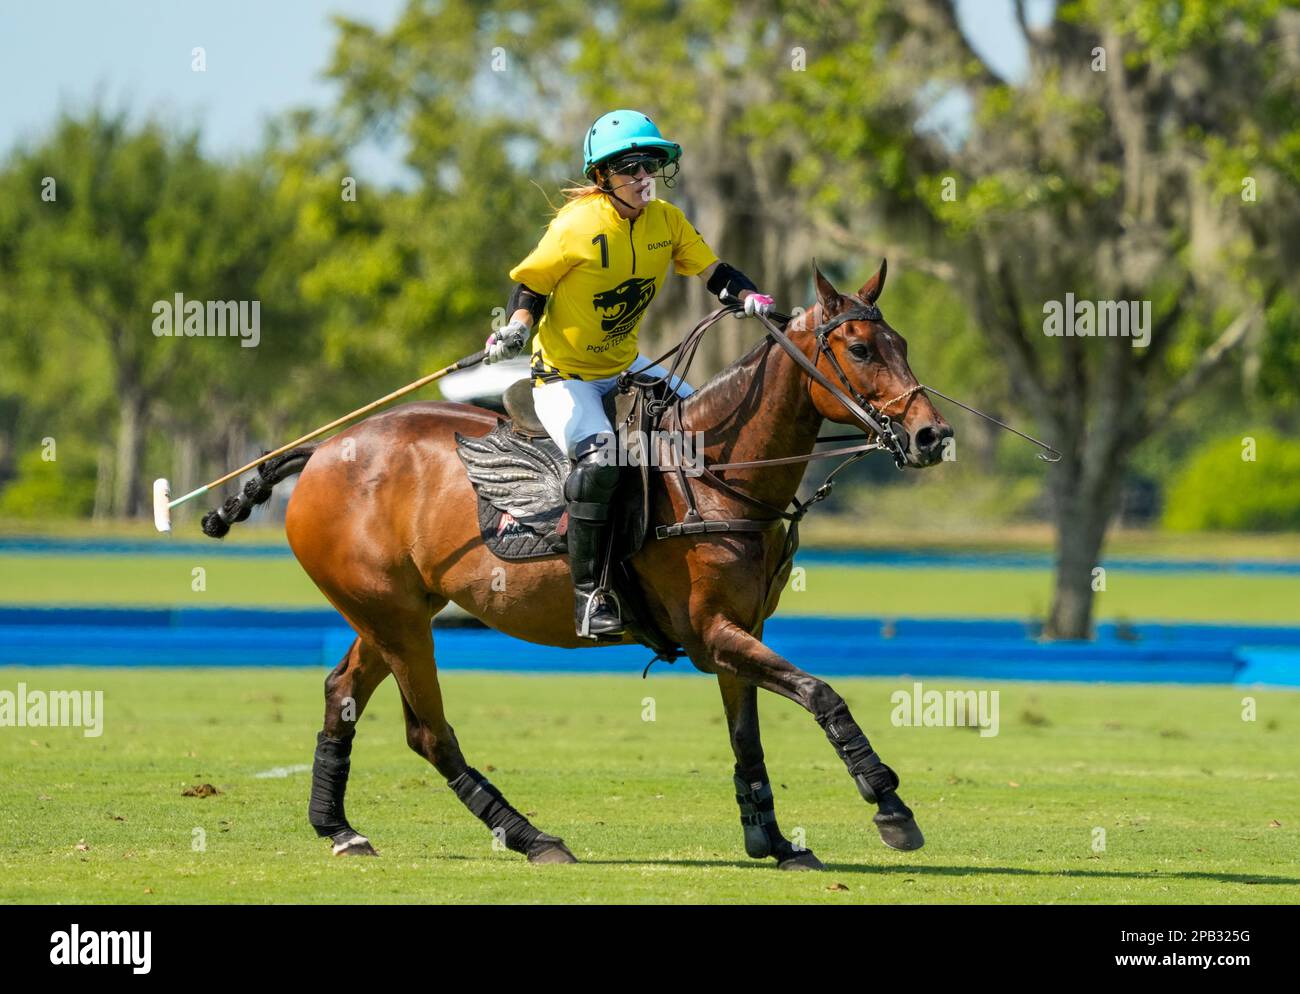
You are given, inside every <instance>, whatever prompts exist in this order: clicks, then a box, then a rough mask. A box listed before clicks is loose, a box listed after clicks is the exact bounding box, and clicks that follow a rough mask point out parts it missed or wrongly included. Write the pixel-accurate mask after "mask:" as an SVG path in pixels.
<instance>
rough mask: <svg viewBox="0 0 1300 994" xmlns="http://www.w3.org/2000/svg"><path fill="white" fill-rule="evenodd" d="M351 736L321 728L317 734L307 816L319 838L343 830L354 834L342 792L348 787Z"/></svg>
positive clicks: (332, 835) (331, 836) (336, 834)
mask: <svg viewBox="0 0 1300 994" xmlns="http://www.w3.org/2000/svg"><path fill="white" fill-rule="evenodd" d="M351 756H352V737H351V736H349V737H348V738H346V739H335V738H331V737H330V736H328V735H326V734H325V733H324V732H320V733H319V734H317V736H316V756H315V759H314V761H313V762H312V766H311V802H310V803H309V804H308V806H307V818H308V820H309V821H311V825H312V828H314V829H316V834H317V835H319V836H320V837H321V838H325V837H326V836H328V837H330V838H334V837H336V836H338V835H340V834H342V833H347V834H349V835H351V834H355V832H354V829H353V828H352V826H351V825H349V824H348V819H347V815H345V814H344V813H343V795H344V793H345V792H346V791H347V789H348V771H349V770H350V769H351V767H352V759H351Z"/></svg>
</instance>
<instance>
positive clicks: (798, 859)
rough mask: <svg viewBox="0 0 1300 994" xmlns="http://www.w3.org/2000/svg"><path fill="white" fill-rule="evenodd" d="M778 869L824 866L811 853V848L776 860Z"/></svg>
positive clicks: (813, 868) (820, 867) (818, 867)
mask: <svg viewBox="0 0 1300 994" xmlns="http://www.w3.org/2000/svg"><path fill="white" fill-rule="evenodd" d="M776 868H777V869H778V870H824V869H826V867H825V866H824V865H823V864H822V861H821V860H820V859H818V858H817V857H816V856H814V855H813V853H812V850H811V849H805V850H804V851H803V852H797V853H795V854H794V855H793V856H787V857H786V858H785V859H782V860H778V861H777V864H776Z"/></svg>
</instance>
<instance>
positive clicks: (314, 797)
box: [307, 638, 388, 856]
mask: <svg viewBox="0 0 1300 994" xmlns="http://www.w3.org/2000/svg"><path fill="white" fill-rule="evenodd" d="M386 676H388V665H387V664H386V663H385V662H384V660H383V657H382V656H381V655H380V654H379V653H378V652H377V651H376V650H375V649H374V648H372V647H371V646H369V645H368V644H367V643H366V642H364V641H363V640H362V639H360V638H358V639H355V640H354V641H353V643H352V646H351V648H349V649H348V651H347V653H346V655H344V657H343V661H342V662H340V663H339V664H338V666H336V667H335V668H334V669H333V670H332V671H331V672H330V674H329V676H327V677H326V678H325V725H324V727H323V728H322V729H321V731H320V734H319V735H317V736H316V755H315V758H314V761H313V762H312V769H311V802H310V804H309V805H308V808H307V817H308V820H309V821H310V822H311V825H312V828H314V829H315V830H316V834H317V835H319V836H320V837H321V838H328V839H329V840H330V842H331V843H332V844H333V847H334V855H335V856H377V855H379V854H378V853H376V852H375V850H374V847H373V846H371V844H370V840H369V839H367V838H366V837H365V836H364V835H362V834H361V833H359V832H358V831H356V829H354V828H353V827H352V826H351V825H349V824H348V819H347V816H346V815H345V814H344V811H343V797H344V794H345V793H346V792H347V789H348V773H349V770H350V768H351V765H352V759H351V756H352V739H353V736H354V735H355V734H356V726H357V721H359V720H360V718H361V712H362V711H363V710H365V707H366V703H367V702H368V701H369V700H370V696H371V694H373V693H374V692H375V688H376V687H378V686H379V685H380V684H381V683H383V681H384V677H386Z"/></svg>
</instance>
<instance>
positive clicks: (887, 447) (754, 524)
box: [619, 303, 1061, 558]
mask: <svg viewBox="0 0 1300 994" xmlns="http://www.w3.org/2000/svg"><path fill="white" fill-rule="evenodd" d="M739 309H740V305H739V304H738V303H727V304H724V305H723V306H722V307H719V308H718V309H717V310H715V311H713V312H712V313H710V314H708V315H706V316H705V317H704V318H702V319H701V320H700V321H699V323H697V324H696V325H695V327H694V328H692V329H691V330H690V331H689V332H687V334H686V336H685V337H684V338H683V339H682V340H681V341H680V342H679V343H678V344H677V345H675V346H673V348H671V349H669V350H668V351H667V352H665V353H664V354H663V355H661V356H660V357H659V358H658V359H656V360H654V364H655V365H662V363H663V362H664V361H665V360H666V359H668V358H669V357H672V359H673V362H672V365H671V366H670V367H668V369H667V372H666V373H665V374H664V376H662V377H657V378H647V379H642V380H640V381H638V382H639V383H641V384H642V385H644V386H651V387H653V386H657V385H659V384H664V383H668V382H671V380H672V379H673V378H674V377H679V378H681V379H683V380H684V379H685V375H686V372H687V371H688V370H689V369H690V367H691V364H692V363H693V362H694V359H695V353H696V351H697V350H698V349H699V346H700V342H701V341H702V340H703V338H704V334H705V332H707V331H708V330H709V328H711V327H713V325H715V324H717V322H718V321H719V320H721V319H722V318H723V317H724V316H725V315H727V314H730V313H734V312H735V311H737V310H739ZM757 317H758V319H759V320H760V321H761V322H762V323H763V325H764V327H765V329H766V333H767V337H768V339H769V341H770V342H772V343H774V344H776V345H778V346H780V348H781V349H782V350H783V351H784V352H785V353H786V354H787V355H788V356H789V357H790V359H791V360H792V361H793V362H794V363H795V364H796V365H797V366H799V367H800V368H801V369H802V370H803V371H804V372H805V373H807V374H808V378H809V379H810V380H811V381H812V382H814V383H817V384H818V385H819V386H821V387H823V388H824V389H825V390H826V391H827V392H829V393H830V395H831V396H832V397H834V398H835V399H836V400H837V401H839V402H840V403H841V404H843V405H844V407H845V408H846V409H847V410H848V412H849V413H850V414H851V415H853V417H854V418H855V419H857V420H858V421H859V422H860V423H861V424H862V426H863V427H864V428H866V429H868V430H867V431H865V432H860V433H857V434H850V435H826V436H823V435H819V436H818V437H817V439H816V441H817V442H819V443H820V442H833V441H858V440H861V439H867V441H866V442H864V443H862V444H859V445H846V446H840V447H838V448H834V449H823V450H821V451H819V452H818V451H815V452H810V453H807V454H806V455H800V456H781V457H775V458H770V459H750V460H745V461H740V462H728V463H713V464H712V465H709V466H704V467H702V469H701V472H700V475H701V476H703V477H704V478H706V479H707V480H709V482H710V483H712V484H714V485H715V486H717V487H719V488H720V489H722V490H724V491H726V492H727V493H729V494H731V495H732V496H733V497H736V498H738V499H739V500H742V501H744V502H746V503H748V504H751V505H753V506H755V507H760V508H762V509H763V510H765V511H768V512H769V513H771V514H773V515H775V517H772V518H769V519H766V520H754V519H749V518H729V519H712V520H705V519H704V518H703V517H702V516H701V515H700V513H699V510H698V508H697V507H696V504H695V494H694V492H693V490H692V489H691V486H690V483H689V482H688V479H687V477H686V474H685V470H684V469H683V468H682V467H681V466H657V467H655V468H656V469H658V470H660V471H661V472H676V473H677V474H678V477H679V479H680V480H681V484H682V491H683V493H684V494H685V496H686V501H687V503H688V505H689V509H688V511H687V513H686V516H685V518H684V519H683V520H682V521H679V522H677V523H675V524H672V525H659V526H658V527H657V528H656V529H655V535H656V537H657V538H661V539H662V538H673V537H676V536H678V535H694V534H701V533H707V532H726V531H731V532H734V531H767V530H768V529H770V528H772V527H773V526H775V525H776V524H778V523H779V522H781V521H788V522H790V523H791V533H790V535H789V536H788V537H787V543H786V545H787V548H786V555H787V558H793V554H794V549H793V548H792V546H795V545H797V542H798V538H797V526H798V523H799V521H800V520H801V519H802V518H803V517H804V515H805V514H807V513H808V511H809V509H811V508H812V506H813V505H814V504H816V503H818V502H819V501H822V500H825V499H826V497H828V496H829V495H830V492H831V489H832V487H833V486H834V481H835V477H836V476H837V475H838V474H839V473H840V471H841V470H843V469H844V468H846V467H847V466H850V465H852V464H853V463H855V462H857V461H858V460H859V459H861V458H863V457H864V456H865V455H866V454H867V453H868V452H873V451H877V450H879V451H884V452H888V453H890V455H892V456H893V457H894V465H895V466H897V467H898V468H899V469H900V470H901V469H903V468H904V467H905V465H906V462H907V442H906V441H904V440H903V439H900V438H899V432H901V431H902V429H901V428H899V429H898V431H896V430H895V428H894V425H893V422H892V420H891V419H890V417H889V415H888V414H887V413H886V412H887V411H888V410H889V409H890V408H891V407H893V406H894V405H895V404H897V403H899V402H900V401H907V400H910V399H911V398H912V397H913V396H915V395H916V394H917V393H920V392H922V391H926V392H929V393H933V394H935V395H936V396H938V397H942V398H943V399H944V400H946V401H949V402H951V403H953V404H956V405H957V406H958V407H960V408H962V409H963V410H966V411H969V412H970V413H972V414H975V415H977V416H979V417H981V418H983V419H984V420H986V421H989V422H991V423H992V424H995V425H997V426H998V427H999V428H1004V429H1005V430H1007V431H1009V432H1011V433H1013V434H1015V435H1018V436H1019V437H1021V438H1023V439H1025V440H1026V441H1028V442H1031V443H1032V444H1034V445H1037V446H1038V447H1039V448H1040V449H1042V450H1043V452H1040V453H1039V454H1038V458H1039V459H1042V460H1043V461H1045V462H1059V461H1060V459H1061V453H1060V452H1058V451H1057V450H1056V449H1054V448H1053V447H1052V446H1050V445H1048V444H1046V443H1045V442H1041V441H1039V440H1038V439H1036V438H1034V437H1033V436H1031V435H1027V434H1025V433H1024V432H1022V431H1018V430H1017V429H1015V428H1012V427H1011V426H1010V425H1007V424H1004V423H1003V422H1001V421H999V420H998V419H997V418H994V417H992V416H990V415H988V414H985V413H984V412H983V411H980V410H977V409H976V408H973V407H970V406H969V405H967V404H963V403H962V402H961V401H959V400H955V399H954V398H952V397H949V396H948V395H947V394H944V393H941V392H940V391H938V390H936V389H934V388H933V387H931V386H928V385H927V384H924V383H916V384H914V385H913V386H911V387H909V388H908V389H907V390H905V391H904V392H903V393H901V394H899V395H898V396H897V397H894V398H892V399H890V400H888V401H886V402H885V403H884V404H881V405H880V406H876V405H875V404H873V403H872V402H871V401H870V400H869V399H867V398H866V397H864V396H863V395H862V394H860V393H858V392H857V390H856V389H854V387H853V384H852V383H851V382H850V381H849V378H848V376H847V375H846V374H845V372H844V369H843V367H842V366H841V365H840V362H839V359H838V358H836V356H835V353H834V351H833V350H832V349H831V347H830V341H829V339H830V334H831V332H833V331H834V330H835V329H836V328H838V327H840V325H843V324H846V323H848V322H850V321H880V320H881V315H880V310H879V308H877V307H876V306H875V304H864V303H855V304H854V305H853V306H851V307H849V308H847V309H846V310H844V311H841V312H840V313H839V314H837V315H835V316H834V317H832V318H830V319H828V320H826V321H824V322H822V323H821V324H819V325H817V326H816V327H815V328H814V329H813V335H814V336H815V337H816V339H817V354H816V356H815V357H814V358H813V359H811V360H810V359H809V358H808V357H807V356H806V355H804V353H803V350H801V349H800V348H799V347H798V346H797V345H795V344H794V342H792V341H791V340H790V338H789V336H788V335H787V334H786V333H785V327H786V326H788V325H789V323H790V321H791V320H792V317H791V316H790V315H788V314H781V313H779V312H775V311H774V312H773V315H772V317H768V316H767V315H762V314H760V315H757ZM773 317H774V318H775V319H776V320H773ZM823 355H825V356H826V358H827V360H828V361H829V362H830V365H831V368H832V370H833V371H834V373H835V375H836V378H837V379H838V380H839V381H840V382H839V385H836V384H835V383H834V382H832V381H831V379H830V378H829V377H828V376H826V374H825V373H823V372H822V371H821V370H820V369H819V368H818V363H819V361H820V360H821V357H822V356H823ZM633 379H634V374H629V373H626V372H625V373H623V374H622V375H621V376H620V378H619V387H620V389H629V388H630V386H631V383H632V381H633ZM841 388H842V389H841ZM684 399H685V398H683V397H681V396H680V395H675V397H674V399H673V400H670V401H662V400H651V401H648V403H647V406H648V409H649V411H650V413H651V415H652V416H656V417H658V416H661V415H662V414H664V413H665V412H667V411H668V410H670V409H671V411H672V412H673V415H674V419H675V420H676V422H677V423H678V425H680V424H681V405H682V402H683V400H684ZM903 409H904V410H906V404H904V408H903ZM903 434H904V435H905V434H906V433H905V432H903ZM840 455H842V456H846V457H847V458H846V459H845V460H844V461H843V462H842V463H840V464H839V465H838V466H836V467H835V468H834V469H833V470H831V472H830V473H829V474H828V475H827V477H826V479H825V480H823V481H822V484H821V486H819V487H818V488H817V489H816V490H815V491H814V492H813V495H812V496H811V497H810V498H808V500H806V501H800V500H799V499H798V498H797V497H795V498H792V503H793V504H794V510H793V511H787V510H785V509H784V508H779V507H776V506H775V505H773V504H769V503H767V502H766V501H763V500H760V499H759V498H757V497H754V496H751V495H750V494H747V493H744V492H743V491H741V490H738V489H736V488H735V487H734V486H732V485H731V484H729V483H727V482H726V481H725V480H723V479H722V478H720V477H719V476H717V475H716V473H715V471H725V470H730V469H755V468H759V467H762V466H786V465H791V464H794V463H800V462H812V461H814V460H817V459H830V458H833V457H835V456H840Z"/></svg>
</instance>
